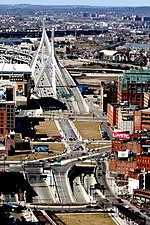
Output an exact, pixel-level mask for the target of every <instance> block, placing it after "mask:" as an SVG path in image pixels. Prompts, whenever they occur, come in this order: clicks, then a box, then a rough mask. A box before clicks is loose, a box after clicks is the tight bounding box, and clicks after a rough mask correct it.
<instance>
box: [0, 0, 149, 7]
mask: <svg viewBox="0 0 150 225" xmlns="http://www.w3.org/2000/svg"><path fill="white" fill-rule="evenodd" d="M0 4H11V5H12V1H11V0H1V3H0ZM13 4H33V5H90V6H150V1H149V0H143V1H141V0H136V1H131V0H122V1H121V2H120V1H119V0H113V1H111V0H101V1H99V0H84V1H80V0H51V1H49V0H43V1H42V2H41V1H39V0H15V1H13Z"/></svg>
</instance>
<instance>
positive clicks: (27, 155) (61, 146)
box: [7, 142, 65, 161]
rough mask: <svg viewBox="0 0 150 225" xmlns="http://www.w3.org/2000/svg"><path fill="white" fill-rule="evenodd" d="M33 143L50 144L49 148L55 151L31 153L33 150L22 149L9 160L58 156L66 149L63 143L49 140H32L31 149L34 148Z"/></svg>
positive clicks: (28, 159) (8, 158)
mask: <svg viewBox="0 0 150 225" xmlns="http://www.w3.org/2000/svg"><path fill="white" fill-rule="evenodd" d="M33 145H48V148H49V150H51V151H53V153H40V152H38V153H34V154H33V153H31V150H25V152H26V153H25V152H24V150H22V151H20V154H19V153H18V154H16V155H13V156H8V157H7V160H8V161H20V160H21V159H22V160H26V161H30V160H35V159H43V158H47V157H51V156H56V155H58V154H61V153H62V152H63V151H64V150H65V146H64V144H62V143H49V142H45V143H43V142H34V143H33V142H32V143H31V149H33Z"/></svg>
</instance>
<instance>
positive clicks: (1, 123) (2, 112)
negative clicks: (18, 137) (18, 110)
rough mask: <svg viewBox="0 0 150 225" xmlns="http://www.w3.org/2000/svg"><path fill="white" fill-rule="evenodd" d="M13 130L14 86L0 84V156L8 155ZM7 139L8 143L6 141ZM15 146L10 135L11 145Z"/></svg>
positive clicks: (13, 139) (11, 84)
mask: <svg viewBox="0 0 150 225" xmlns="http://www.w3.org/2000/svg"><path fill="white" fill-rule="evenodd" d="M14 130H15V84H13V83H11V82H8V81H7V82H4V81H3V82H2V81H1V82H0V147H1V148H0V156H2V155H3V154H4V155H8V151H9V150H10V149H9V148H7V147H6V146H8V145H9V144H8V143H9V139H10V134H11V133H12V132H13V133H14ZM7 139H8V141H7ZM12 146H13V148H14V146H15V137H14V135H13V136H12V135H11V145H10V147H11V148H12Z"/></svg>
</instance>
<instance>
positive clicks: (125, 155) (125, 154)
mask: <svg viewBox="0 0 150 225" xmlns="http://www.w3.org/2000/svg"><path fill="white" fill-rule="evenodd" d="M128 154H129V151H128V150H126V151H118V158H128Z"/></svg>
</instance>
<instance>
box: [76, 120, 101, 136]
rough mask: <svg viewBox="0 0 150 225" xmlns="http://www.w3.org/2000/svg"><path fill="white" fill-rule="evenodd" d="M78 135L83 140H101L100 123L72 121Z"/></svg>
mask: <svg viewBox="0 0 150 225" xmlns="http://www.w3.org/2000/svg"><path fill="white" fill-rule="evenodd" d="M73 122H74V124H75V126H76V127H77V129H78V131H79V133H80V135H81V136H82V138H84V139H94V140H102V137H101V134H100V130H99V128H100V122H97V121H93V120H92V121H73Z"/></svg>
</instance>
